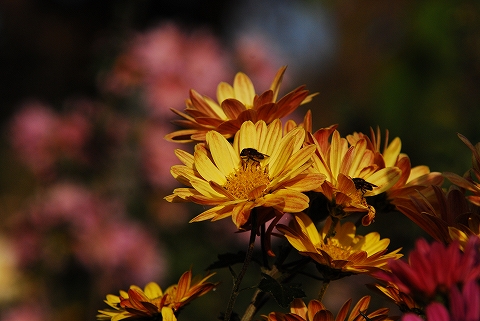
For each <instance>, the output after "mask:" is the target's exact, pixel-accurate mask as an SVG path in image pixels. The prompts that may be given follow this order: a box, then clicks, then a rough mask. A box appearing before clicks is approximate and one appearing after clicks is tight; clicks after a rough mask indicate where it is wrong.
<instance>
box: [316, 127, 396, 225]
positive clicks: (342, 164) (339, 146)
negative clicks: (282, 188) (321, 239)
mask: <svg viewBox="0 0 480 321" xmlns="http://www.w3.org/2000/svg"><path fill="white" fill-rule="evenodd" d="M332 133H333V135H332ZM330 135H332V139H331V142H329V141H328V140H329V137H330ZM310 139H311V140H312V142H313V143H314V144H315V146H316V147H317V152H316V154H315V157H314V158H313V159H314V164H315V167H316V169H317V170H318V171H319V172H320V173H325V174H326V176H327V178H326V180H325V182H324V183H323V184H322V186H321V187H320V188H319V189H317V191H319V192H321V193H322V194H324V195H325V196H326V198H327V199H328V200H329V201H330V215H332V216H334V217H337V218H342V217H345V216H347V215H349V214H351V213H352V212H366V213H367V215H365V216H364V217H363V219H362V223H363V225H369V224H370V223H371V222H372V221H373V219H374V217H375V209H374V208H373V206H370V205H368V204H367V202H366V200H365V196H373V195H377V194H380V193H382V192H385V191H386V190H388V189H389V188H391V187H392V186H393V185H394V184H395V183H396V182H397V181H398V179H399V178H400V175H401V170H400V169H399V168H397V167H384V168H380V167H379V166H378V165H377V164H375V153H374V152H373V151H372V150H370V149H368V148H367V140H366V139H365V138H360V139H358V140H357V141H356V142H355V144H354V145H349V143H348V141H347V139H345V138H341V137H340V134H339V133H338V131H337V130H336V126H331V127H328V128H324V129H320V130H318V131H317V132H315V133H314V134H313V135H312V136H310Z"/></svg>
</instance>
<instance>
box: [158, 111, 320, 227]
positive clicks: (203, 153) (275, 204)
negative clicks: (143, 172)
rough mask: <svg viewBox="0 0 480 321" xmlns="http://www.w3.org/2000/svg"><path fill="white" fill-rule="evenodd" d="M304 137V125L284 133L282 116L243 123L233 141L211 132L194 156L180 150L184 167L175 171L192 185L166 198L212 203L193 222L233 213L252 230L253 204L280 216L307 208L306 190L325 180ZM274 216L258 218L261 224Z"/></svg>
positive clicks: (174, 170) (234, 216) (175, 167)
mask: <svg viewBox="0 0 480 321" xmlns="http://www.w3.org/2000/svg"><path fill="white" fill-rule="evenodd" d="M304 138H305V130H304V129H303V128H296V129H294V130H292V131H290V132H289V133H287V134H285V135H283V134H282V124H281V121H280V120H277V121H274V122H272V123H271V124H270V125H268V126H267V124H266V123H265V122H264V121H259V122H257V123H256V124H254V123H252V122H250V121H247V122H245V123H243V124H242V126H241V128H240V130H239V131H238V133H237V134H236V135H235V139H234V142H233V144H231V143H230V142H229V141H227V139H226V138H225V137H224V136H223V135H222V134H221V133H219V132H216V131H210V132H208V133H207V136H206V144H203V143H201V144H197V145H196V147H195V153H194V155H191V154H189V153H187V152H184V151H181V150H177V151H176V154H177V156H178V157H179V159H180V160H181V161H182V162H183V163H184V165H177V166H173V167H172V169H171V172H172V175H173V176H174V177H175V178H176V179H177V180H179V181H180V182H182V183H184V184H185V185H188V186H189V187H188V188H177V189H175V190H174V191H173V194H172V195H169V196H167V197H166V198H165V199H166V200H167V201H169V202H173V201H183V202H194V203H197V204H202V205H213V206H214V207H213V208H211V209H209V210H207V211H205V212H203V213H201V214H199V215H198V216H196V217H195V218H194V219H192V220H191V222H196V221H203V220H208V219H211V220H213V221H214V220H219V219H222V218H226V217H229V216H231V217H232V220H233V222H234V223H235V225H236V226H237V228H239V229H248V226H246V224H247V222H249V219H250V212H251V211H252V209H254V208H257V209H259V210H267V211H269V213H270V212H273V211H272V209H274V210H275V214H273V215H277V216H281V215H282V214H283V213H285V212H289V213H295V212H300V211H303V210H304V209H306V208H307V207H308V205H309V204H308V203H309V198H308V197H307V196H306V195H305V194H304V193H303V192H306V191H311V190H313V189H315V188H318V186H319V185H320V184H321V183H322V182H323V180H324V178H325V176H324V175H323V174H320V173H318V172H314V171H313V169H312V161H311V157H312V154H313V153H314V152H315V147H314V146H306V147H304V146H303V142H304ZM247 152H248V153H247ZM259 216H260V215H259ZM271 218H273V217H271V216H268V215H267V216H265V217H263V218H261V219H260V218H258V223H259V224H260V223H264V222H266V221H267V220H270V219H271ZM257 226H258V224H257Z"/></svg>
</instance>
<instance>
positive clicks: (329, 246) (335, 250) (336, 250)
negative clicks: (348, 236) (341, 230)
mask: <svg viewBox="0 0 480 321" xmlns="http://www.w3.org/2000/svg"><path fill="white" fill-rule="evenodd" d="M320 249H321V250H323V251H325V252H327V253H328V255H330V257H331V258H332V259H333V260H347V259H348V257H349V256H350V254H351V252H352V247H351V246H342V245H340V244H339V243H338V241H337V240H335V239H328V240H327V243H326V244H325V243H323V242H322V243H321V244H320Z"/></svg>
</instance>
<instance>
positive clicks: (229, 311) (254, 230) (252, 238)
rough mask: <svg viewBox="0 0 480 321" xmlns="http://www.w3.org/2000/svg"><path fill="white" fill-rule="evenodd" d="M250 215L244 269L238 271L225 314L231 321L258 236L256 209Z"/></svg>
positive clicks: (225, 317)
mask: <svg viewBox="0 0 480 321" xmlns="http://www.w3.org/2000/svg"><path fill="white" fill-rule="evenodd" d="M250 217H251V218H252V230H251V232H250V241H249V243H248V250H247V254H246V255H245V261H243V265H242V269H241V270H240V272H239V273H238V275H237V277H236V279H235V283H234V284H233V288H232V294H231V295H230V301H228V306H227V310H226V311H225V316H224V318H223V320H224V321H230V317H231V316H232V312H233V306H234V305H235V301H236V300H237V296H238V294H239V289H240V284H241V283H242V279H243V277H244V276H245V273H246V272H247V268H248V265H249V263H250V261H251V260H252V256H253V249H254V247H255V237H256V236H257V224H256V223H257V222H256V221H257V216H256V213H255V209H253V210H252V212H251V214H250Z"/></svg>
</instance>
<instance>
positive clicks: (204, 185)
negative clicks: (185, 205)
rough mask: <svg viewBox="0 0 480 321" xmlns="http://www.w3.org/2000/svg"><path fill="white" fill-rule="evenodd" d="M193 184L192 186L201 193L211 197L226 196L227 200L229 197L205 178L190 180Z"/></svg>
mask: <svg viewBox="0 0 480 321" xmlns="http://www.w3.org/2000/svg"><path fill="white" fill-rule="evenodd" d="M190 183H191V184H192V187H193V188H194V189H195V190H196V191H198V192H199V193H200V194H202V195H204V196H206V197H210V198H220V199H222V198H224V199H225V200H226V199H227V198H226V196H225V195H224V194H220V193H218V192H217V191H216V190H214V189H213V188H212V186H210V183H209V182H207V181H205V180H203V179H192V180H191V181H190Z"/></svg>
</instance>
